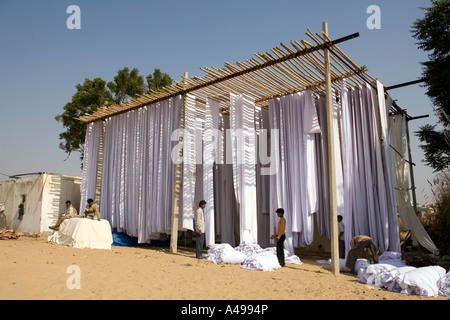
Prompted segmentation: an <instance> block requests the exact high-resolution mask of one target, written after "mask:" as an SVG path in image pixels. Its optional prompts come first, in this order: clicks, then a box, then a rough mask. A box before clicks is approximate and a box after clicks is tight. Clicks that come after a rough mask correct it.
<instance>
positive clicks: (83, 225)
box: [48, 218, 113, 249]
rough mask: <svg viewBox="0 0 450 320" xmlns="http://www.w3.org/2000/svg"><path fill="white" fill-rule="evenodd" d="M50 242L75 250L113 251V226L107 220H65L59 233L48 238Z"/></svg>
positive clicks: (54, 233)
mask: <svg viewBox="0 0 450 320" xmlns="http://www.w3.org/2000/svg"><path fill="white" fill-rule="evenodd" d="M48 242H50V243H54V244H61V245H66V246H71V247H74V248H80V249H83V248H90V249H111V244H112V243H113V238H112V232H111V225H110V224H109V222H108V221H107V220H101V221H98V220H91V219H82V218H73V219H68V220H64V221H63V222H62V223H61V225H60V227H59V231H55V232H53V233H52V234H51V235H50V236H49V237H48Z"/></svg>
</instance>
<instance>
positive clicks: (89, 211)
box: [84, 199, 100, 221]
mask: <svg viewBox="0 0 450 320" xmlns="http://www.w3.org/2000/svg"><path fill="white" fill-rule="evenodd" d="M87 203H88V205H87V207H86V209H84V217H85V218H89V219H92V220H94V219H97V220H98V221H100V211H98V206H97V205H96V204H95V203H94V200H92V199H88V201H87Z"/></svg>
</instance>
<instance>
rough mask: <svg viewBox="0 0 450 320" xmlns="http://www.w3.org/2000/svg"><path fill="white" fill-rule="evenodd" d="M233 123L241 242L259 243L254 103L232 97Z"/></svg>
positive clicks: (234, 179) (231, 95)
mask: <svg viewBox="0 0 450 320" xmlns="http://www.w3.org/2000/svg"><path fill="white" fill-rule="evenodd" d="M230 119H231V121H230V129H231V130H232V154H233V185H234V189H235V195H236V200H237V203H238V207H239V222H240V224H239V225H240V242H241V243H257V242H258V225H257V205H256V137H255V101H254V100H253V99H252V98H250V97H248V96H245V95H243V96H237V95H234V94H230Z"/></svg>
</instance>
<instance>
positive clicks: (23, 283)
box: [0, 236, 448, 300]
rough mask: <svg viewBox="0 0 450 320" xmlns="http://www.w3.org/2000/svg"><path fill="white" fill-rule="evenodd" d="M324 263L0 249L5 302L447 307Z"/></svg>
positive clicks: (23, 245)
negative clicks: (258, 267)
mask: <svg viewBox="0 0 450 320" xmlns="http://www.w3.org/2000/svg"><path fill="white" fill-rule="evenodd" d="M321 258H323V257H318V256H311V255H310V256H309V257H307V256H303V257H302V256H301V255H300V259H301V260H302V261H303V262H304V264H303V265H287V267H285V268H282V269H280V270H276V271H273V272H262V271H255V270H246V269H242V268H241V267H239V266H238V265H215V264H214V263H212V262H210V261H208V260H206V259H203V260H197V259H195V257H194V252H193V249H185V248H180V249H179V252H178V254H176V255H174V254H171V253H169V250H168V248H154V247H153V248H152V247H116V246H114V247H112V249H111V250H94V249H75V248H69V247H65V246H61V245H55V244H50V243H47V237H46V236H41V237H40V238H30V237H20V238H19V239H17V240H2V241H0V299H2V300H5V299H56V300H65V299H95V300H102V299H121V300H129V299H150V300H175V299H176V300H274V299H281V300H318V299H324V300H339V299H346V300H448V298H444V297H439V298H436V299H424V298H421V297H418V296H409V295H404V294H399V293H393V292H389V291H386V290H380V289H370V288H368V287H367V286H366V285H365V284H361V283H359V282H358V281H357V278H356V276H353V275H350V274H341V275H340V276H339V277H335V276H334V275H332V274H331V272H330V267H329V266H328V265H320V264H318V263H316V260H317V259H321ZM71 265H76V266H78V267H79V270H80V285H81V288H80V289H76V288H75V289H69V288H68V286H67V280H68V279H69V278H70V277H72V278H73V277H74V275H75V274H72V273H68V272H67V271H68V267H69V266H71ZM72 278H71V279H72ZM72 283H74V282H72Z"/></svg>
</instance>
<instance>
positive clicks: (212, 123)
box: [203, 98, 219, 246]
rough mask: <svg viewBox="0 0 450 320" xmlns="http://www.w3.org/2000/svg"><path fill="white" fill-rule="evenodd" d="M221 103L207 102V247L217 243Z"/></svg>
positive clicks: (205, 175)
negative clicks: (216, 183)
mask: <svg viewBox="0 0 450 320" xmlns="http://www.w3.org/2000/svg"><path fill="white" fill-rule="evenodd" d="M218 132H219V102H217V101H216V100H213V99H210V98H208V99H207V100H206V110H205V127H204V134H203V193H204V198H205V199H204V200H205V201H206V207H205V223H206V228H205V237H206V239H205V240H206V246H209V245H211V244H214V243H215V228H214V206H215V202H214V163H215V160H216V154H218V139H219V135H218Z"/></svg>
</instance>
